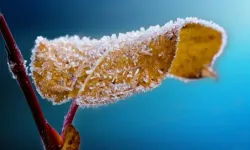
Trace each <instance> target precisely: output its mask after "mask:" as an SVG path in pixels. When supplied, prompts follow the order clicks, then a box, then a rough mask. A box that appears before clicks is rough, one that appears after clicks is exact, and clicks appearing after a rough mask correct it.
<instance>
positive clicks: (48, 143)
mask: <svg viewBox="0 0 250 150" xmlns="http://www.w3.org/2000/svg"><path fill="white" fill-rule="evenodd" d="M0 31H1V33H2V36H3V38H4V40H5V42H6V50H7V53H8V61H9V62H8V63H9V65H10V69H11V71H12V73H13V75H14V76H15V78H16V80H17V82H18V83H19V85H20V87H21V89H22V91H23V93H24V95H25V98H26V101H27V103H28V105H29V107H30V109H31V112H32V115H33V118H34V120H35V123H36V126H37V128H38V130H39V133H40V136H41V138H42V141H43V144H44V146H45V148H46V149H47V150H58V149H59V148H58V145H57V143H56V139H55V136H54V135H53V133H52V132H51V128H50V127H49V124H48V122H47V121H46V119H45V117H44V115H43V112H42V110H41V107H40V105H39V103H38V100H37V97H36V95H35V92H34V89H33V88H32V85H31V82H30V80H29V77H28V74H27V71H26V67H25V62H24V59H23V56H22V54H21V52H20V50H19V48H18V46H17V44H16V42H15V40H14V38H13V36H12V34H11V32H10V29H9V27H8V25H7V23H6V20H5V19H4V16H3V14H2V13H1V12H0Z"/></svg>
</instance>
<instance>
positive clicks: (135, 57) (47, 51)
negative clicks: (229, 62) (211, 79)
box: [30, 18, 227, 107]
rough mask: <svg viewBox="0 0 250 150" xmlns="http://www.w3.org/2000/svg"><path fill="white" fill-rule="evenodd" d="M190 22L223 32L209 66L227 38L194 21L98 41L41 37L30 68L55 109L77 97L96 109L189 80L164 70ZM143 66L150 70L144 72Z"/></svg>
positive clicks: (86, 105)
mask: <svg viewBox="0 0 250 150" xmlns="http://www.w3.org/2000/svg"><path fill="white" fill-rule="evenodd" d="M188 23H197V24H201V25H204V26H206V27H211V28H213V29H215V30H217V31H219V32H220V33H222V37H223V42H222V45H221V48H220V51H219V52H218V53H217V54H216V55H215V56H214V58H213V62H212V65H213V64H214V62H215V60H216V58H217V57H218V56H219V55H220V54H221V53H222V51H223V49H224V47H225V44H226V39H227V36H226V33H225V31H224V29H223V28H221V27H220V26H219V25H217V24H215V23H213V22H208V21H205V20H201V19H197V18H185V19H177V21H175V22H173V21H170V22H168V23H166V24H165V25H164V26H162V27H160V26H159V25H157V26H152V27H149V28H148V29H144V28H141V29H140V30H139V31H132V32H127V33H125V34H123V33H119V34H118V36H117V35H116V34H113V35H111V36H104V37H102V38H101V39H99V40H97V39H89V38H87V37H83V38H80V37H78V36H72V37H69V36H65V37H60V38H56V39H53V40H48V39H46V38H44V37H41V36H39V37H38V38H37V40H36V45H35V48H34V49H33V50H32V57H31V61H32V62H31V65H30V70H31V73H32V77H33V79H34V81H35V84H36V87H37V90H38V92H39V93H40V94H41V95H42V96H43V97H44V98H47V99H50V100H51V101H52V102H53V103H54V104H60V103H63V102H67V101H68V100H69V99H71V98H76V100H77V103H78V104H79V105H80V106H82V107H96V106H99V105H105V104H108V103H111V102H116V101H118V100H120V99H123V98H126V97H128V96H130V95H132V94H134V93H139V92H143V91H148V90H150V89H153V88H155V87H157V86H158V85H160V83H161V81H162V80H163V79H164V78H165V77H174V78H178V79H182V80H185V81H187V79H184V78H181V77H175V76H173V75H170V74H168V69H169V68H170V67H171V62H172V61H173V59H174V57H175V51H176V45H177V43H178V41H179V37H178V33H179V31H180V29H181V28H182V27H183V26H185V25H186V24H188ZM167 44H168V45H169V47H168V48H166V45H167ZM164 46H165V49H164ZM156 57H157V59H159V60H164V61H165V62H164V63H165V66H164V67H162V63H163V61H159V62H158V61H154V59H155V58H156ZM153 58H154V59H153ZM151 60H152V61H151ZM146 63H148V66H144V67H142V64H146Z"/></svg>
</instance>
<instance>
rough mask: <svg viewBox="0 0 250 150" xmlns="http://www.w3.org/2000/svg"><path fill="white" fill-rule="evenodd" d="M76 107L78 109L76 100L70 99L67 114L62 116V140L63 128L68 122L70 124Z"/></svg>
mask: <svg viewBox="0 0 250 150" xmlns="http://www.w3.org/2000/svg"><path fill="white" fill-rule="evenodd" d="M77 109H78V105H77V104H76V101H75V100H72V103H71V105H70V107H69V111H68V113H67V115H66V116H65V118H64V123H63V128H62V139H63V140H64V130H65V129H66V127H67V126H68V125H69V124H72V122H73V120H74V117H75V114H76V111H77Z"/></svg>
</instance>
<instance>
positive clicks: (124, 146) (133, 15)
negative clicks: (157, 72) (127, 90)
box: [0, 0, 250, 150]
mask: <svg viewBox="0 0 250 150" xmlns="http://www.w3.org/2000/svg"><path fill="white" fill-rule="evenodd" d="M0 9H1V11H2V13H3V14H4V15H5V18H6V20H7V22H8V24H9V26H10V28H11V30H12V33H13V35H14V37H15V39H16V41H17V44H18V46H19V48H20V49H21V51H22V53H23V56H24V58H25V59H26V60H28V63H29V62H30V56H31V49H32V48H33V46H34V41H35V39H36V37H37V36H40V35H41V36H44V37H47V38H49V39H53V38H56V37H58V36H64V35H67V34H68V35H79V36H88V37H91V38H100V37H102V36H104V35H111V34H112V33H120V32H127V31H132V30H137V29H139V28H140V27H145V28H148V27H149V26H151V25H157V24H160V25H163V24H165V23H166V22H168V21H170V20H176V18H178V17H180V18H184V17H188V16H193V17H198V18H201V19H205V20H212V21H214V22H216V23H217V24H219V25H220V26H222V27H224V28H225V30H226V31H227V34H228V44H227V47H226V49H225V52H224V53H223V55H222V56H221V57H220V58H219V60H218V61H217V62H216V65H215V70H216V71H217V73H218V75H219V81H218V82H216V81H214V80H212V79H204V80H200V81H196V82H191V83H189V84H185V83H183V82H180V81H177V80H174V79H167V80H165V81H164V82H163V83H162V85H161V86H160V87H159V88H157V89H155V90H153V91H152V92H148V93H145V94H139V95H135V96H132V97H130V98H127V99H126V100H125V101H120V102H118V103H116V104H111V105H109V106H108V107H99V108H96V109H91V108H90V109H81V110H79V111H78V113H77V115H76V119H75V122H74V124H75V125H76V127H77V129H78V130H79V132H80V134H81V142H82V143H81V149H83V150H135V149H136V150H222V149H226V150H249V149H250V109H249V108H250V90H249V86H250V54H249V53H250V52H249V50H250V38H249V37H250V1H249V0H238V1H234V0H220V1H217V0H206V1H205V0H188V1H187V0H171V1H170V0H124V1H121V0H72V1H66V0H65V1H63V0H53V1H50V0H43V1H34V0H26V1H23V0H0ZM6 56H7V55H6V53H5V50H4V42H3V39H2V38H1V39H0V85H1V86H0V95H1V98H0V100H1V105H0V118H1V122H0V129H1V134H0V135H1V136H0V143H1V149H6V150H7V149H9V150H41V149H42V144H41V141H40V137H39V134H38V131H37V129H36V126H35V123H34V121H33V118H32V116H31V113H30V110H29V107H28V105H27V103H26V101H25V99H24V96H23V94H22V92H21V90H20V88H19V87H18V84H17V82H16V81H15V80H13V79H12V77H11V74H10V72H9V70H8V67H7V63H6V60H7V57H6ZM38 96H39V95H38ZM39 100H40V104H41V105H42V109H43V111H44V114H45V116H46V118H47V119H48V121H49V122H50V123H51V125H53V126H54V127H55V128H56V129H57V130H59V131H60V130H61V127H62V123H63V118H64V115H65V114H66V112H67V110H68V107H69V105H70V103H66V104H63V105H59V106H53V105H52V104H51V103H50V102H48V101H47V100H44V99H41V98H40V96H39Z"/></svg>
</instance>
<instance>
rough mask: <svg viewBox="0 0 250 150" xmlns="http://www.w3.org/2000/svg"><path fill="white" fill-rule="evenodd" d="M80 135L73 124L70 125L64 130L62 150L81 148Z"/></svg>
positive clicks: (77, 149)
mask: <svg viewBox="0 0 250 150" xmlns="http://www.w3.org/2000/svg"><path fill="white" fill-rule="evenodd" d="M79 148H80V135H79V133H78V131H77V130H76V129H75V127H74V126H73V125H71V124H70V125H68V126H67V127H66V128H65V131H64V143H63V146H62V148H61V150H79Z"/></svg>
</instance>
